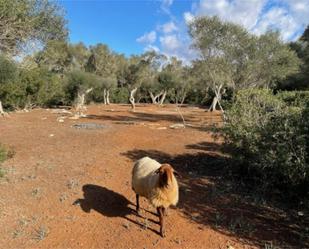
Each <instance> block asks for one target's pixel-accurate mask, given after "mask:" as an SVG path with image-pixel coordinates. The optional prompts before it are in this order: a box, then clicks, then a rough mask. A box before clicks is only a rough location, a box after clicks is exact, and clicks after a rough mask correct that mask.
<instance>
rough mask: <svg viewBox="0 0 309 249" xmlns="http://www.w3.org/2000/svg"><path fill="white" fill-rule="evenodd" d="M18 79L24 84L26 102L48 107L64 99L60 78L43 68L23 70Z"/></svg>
mask: <svg viewBox="0 0 309 249" xmlns="http://www.w3.org/2000/svg"><path fill="white" fill-rule="evenodd" d="M20 81H21V82H22V84H23V85H24V86H25V95H26V101H27V104H35V105H38V106H44V107H45V106H47V107H49V106H52V105H58V104H61V103H63V101H64V96H65V94H64V88H63V84H62V83H61V79H60V78H59V77H58V76H57V75H55V74H52V73H51V72H49V71H47V70H46V69H44V68H36V69H32V70H27V71H23V72H22V73H21V75H20Z"/></svg>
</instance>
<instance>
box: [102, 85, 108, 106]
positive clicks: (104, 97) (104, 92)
mask: <svg viewBox="0 0 309 249" xmlns="http://www.w3.org/2000/svg"><path fill="white" fill-rule="evenodd" d="M103 101H104V105H106V104H107V100H106V89H105V88H104V90H103Z"/></svg>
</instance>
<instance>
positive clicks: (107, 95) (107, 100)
mask: <svg viewBox="0 0 309 249" xmlns="http://www.w3.org/2000/svg"><path fill="white" fill-rule="evenodd" d="M109 91H110V90H106V103H107V104H108V105H110V101H109Z"/></svg>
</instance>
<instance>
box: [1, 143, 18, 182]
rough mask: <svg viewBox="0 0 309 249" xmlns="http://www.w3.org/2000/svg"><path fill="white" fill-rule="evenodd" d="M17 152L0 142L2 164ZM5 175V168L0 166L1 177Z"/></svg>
mask: <svg viewBox="0 0 309 249" xmlns="http://www.w3.org/2000/svg"><path fill="white" fill-rule="evenodd" d="M14 154H15V151H14V150H12V149H10V150H7V149H6V148H5V147H4V146H3V145H1V144H0V166H1V163H2V162H4V161H5V160H6V159H8V158H12V157H13V156H14ZM3 176H4V170H3V169H2V168H1V167H0V178H1V177H3Z"/></svg>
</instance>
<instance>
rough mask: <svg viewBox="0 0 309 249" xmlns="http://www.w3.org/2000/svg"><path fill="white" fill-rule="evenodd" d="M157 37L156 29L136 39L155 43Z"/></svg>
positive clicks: (141, 41) (140, 41)
mask: <svg viewBox="0 0 309 249" xmlns="http://www.w3.org/2000/svg"><path fill="white" fill-rule="evenodd" d="M156 39H157V33H156V32H155V31H151V32H149V33H145V34H144V35H142V36H141V37H139V38H137V39H136V41H137V42H139V43H154V42H155V41H156Z"/></svg>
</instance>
